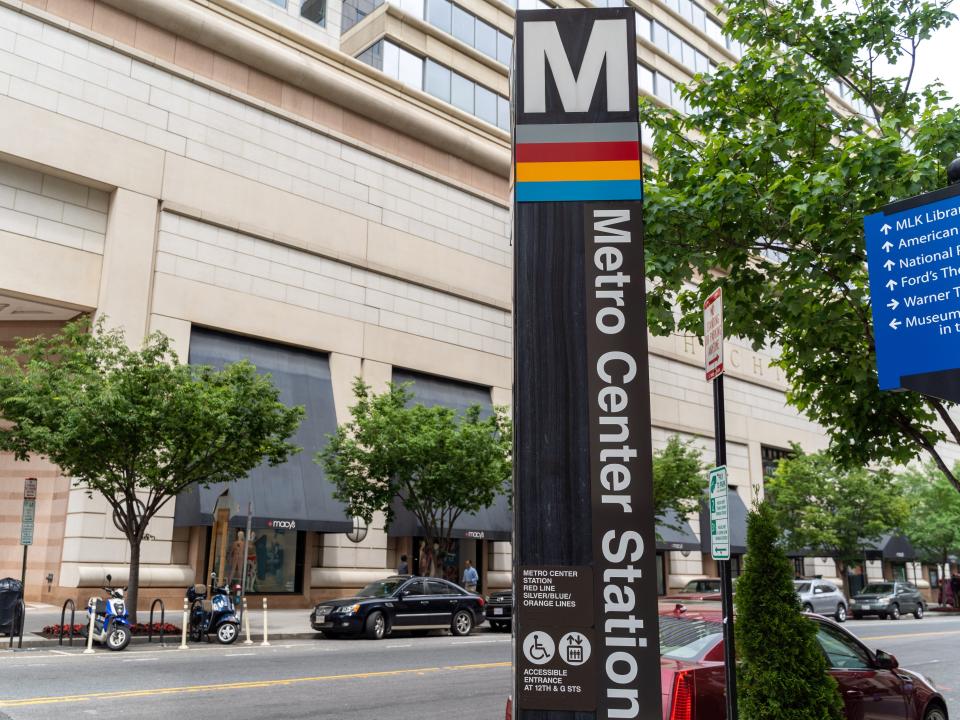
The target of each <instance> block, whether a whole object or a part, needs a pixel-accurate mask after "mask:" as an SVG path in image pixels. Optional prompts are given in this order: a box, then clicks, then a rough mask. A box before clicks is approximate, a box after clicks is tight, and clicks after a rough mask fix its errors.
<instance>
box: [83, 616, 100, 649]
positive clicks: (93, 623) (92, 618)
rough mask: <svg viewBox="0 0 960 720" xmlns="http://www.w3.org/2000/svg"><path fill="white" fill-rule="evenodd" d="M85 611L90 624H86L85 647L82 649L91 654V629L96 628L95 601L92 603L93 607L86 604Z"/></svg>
mask: <svg viewBox="0 0 960 720" xmlns="http://www.w3.org/2000/svg"><path fill="white" fill-rule="evenodd" d="M87 612H89V613H90V625H89V626H87V649H86V650H84V651H83V654H84V655H92V654H93V631H94V630H95V629H96V623H97V606H96V603H94V606H93V607H90V605H89V604H87Z"/></svg>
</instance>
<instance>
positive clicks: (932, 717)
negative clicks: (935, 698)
mask: <svg viewBox="0 0 960 720" xmlns="http://www.w3.org/2000/svg"><path fill="white" fill-rule="evenodd" d="M923 720H947V711H946V710H944V709H943V708H942V707H940V706H939V705H931V706H930V707H928V708H927V711H926V712H925V713H924V714H923Z"/></svg>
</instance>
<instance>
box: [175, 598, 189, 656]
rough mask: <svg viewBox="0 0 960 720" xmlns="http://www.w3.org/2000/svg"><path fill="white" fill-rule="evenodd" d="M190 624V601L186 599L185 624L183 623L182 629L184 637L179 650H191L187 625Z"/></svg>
mask: <svg viewBox="0 0 960 720" xmlns="http://www.w3.org/2000/svg"><path fill="white" fill-rule="evenodd" d="M189 622H190V601H189V600H187V598H184V599H183V623H182V625H183V627H182V628H180V631H181V633H182V635H181V637H180V647H178V648H177V650H188V649H189V647H188V645H187V625H188V624H189Z"/></svg>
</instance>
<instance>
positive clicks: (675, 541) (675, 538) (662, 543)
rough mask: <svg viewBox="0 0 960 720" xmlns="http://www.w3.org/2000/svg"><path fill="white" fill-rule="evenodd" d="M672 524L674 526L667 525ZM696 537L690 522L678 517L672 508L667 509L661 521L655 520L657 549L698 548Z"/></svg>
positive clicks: (698, 542) (698, 540)
mask: <svg viewBox="0 0 960 720" xmlns="http://www.w3.org/2000/svg"><path fill="white" fill-rule="evenodd" d="M668 525H673V526H674V527H675V528H677V529H674V527H668ZM699 549H700V538H698V537H697V536H696V535H695V534H694V532H693V528H692V527H690V523H688V522H687V521H686V520H684V519H682V518H680V517H679V516H678V515H677V513H676V512H674V511H673V510H668V511H667V512H666V514H665V515H664V518H663V521H662V522H660V521H658V522H657V550H699Z"/></svg>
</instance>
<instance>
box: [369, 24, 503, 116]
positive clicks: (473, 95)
mask: <svg viewBox="0 0 960 720" xmlns="http://www.w3.org/2000/svg"><path fill="white" fill-rule="evenodd" d="M357 59H358V60H360V61H361V62H364V63H366V64H367V65H370V66H372V67H375V68H377V70H382V71H383V72H384V73H386V74H387V75H389V76H390V77H392V78H393V79H395V80H399V81H400V82H402V83H403V84H404V85H407V86H409V87H412V88H416V89H417V90H423V91H424V92H426V93H428V94H429V95H432V96H433V97H435V98H438V99H440V100H443V101H444V102H448V103H450V104H452V105H454V106H456V107H458V108H460V109H461V110H463V111H464V112H468V113H470V114H471V115H475V116H477V117H478V118H480V119H481V120H484V121H485V122H488V123H490V124H491V125H495V126H497V127H499V128H502V129H504V130H509V129H510V101H509V100H507V98H505V97H504V96H502V95H498V94H497V93H495V92H493V91H492V90H490V89H489V88H486V87H484V86H482V85H480V84H478V83H475V82H474V81H473V80H470V79H469V78H466V77H464V76H463V75H461V74H460V73H457V72H454V71H453V70H451V69H450V68H448V67H445V66H443V65H441V64H440V63H437V62H434V61H433V60H430V59H427V60H424V58H421V57H419V56H418V55H414V54H413V53H411V52H409V51H408V50H405V49H404V48H402V47H400V46H399V45H397V44H395V43H392V42H390V41H389V40H380V41H378V42H376V43H374V44H373V45H371V46H370V47H368V48H367V49H366V50H364V51H363V52H362V53H360V54H359V55H358V56H357Z"/></svg>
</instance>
